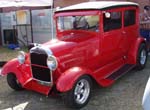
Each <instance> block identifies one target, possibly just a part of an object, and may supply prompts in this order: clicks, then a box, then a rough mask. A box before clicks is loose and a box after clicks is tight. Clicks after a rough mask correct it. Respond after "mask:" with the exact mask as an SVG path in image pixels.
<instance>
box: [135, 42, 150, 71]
mask: <svg viewBox="0 0 150 110" xmlns="http://www.w3.org/2000/svg"><path fill="white" fill-rule="evenodd" d="M147 56H148V54H147V49H146V45H145V44H144V43H142V44H141V45H140V47H139V50H138V55H137V66H136V67H137V69H138V70H142V69H144V67H145V65H146V62H147Z"/></svg>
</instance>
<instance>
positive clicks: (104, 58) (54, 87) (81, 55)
mask: <svg viewBox="0 0 150 110" xmlns="http://www.w3.org/2000/svg"><path fill="white" fill-rule="evenodd" d="M54 19H55V21H56V32H57V35H56V36H57V39H54V40H51V41H48V42H47V43H45V44H35V45H30V50H29V52H28V53H25V52H23V51H21V52H19V56H18V58H15V59H13V60H11V61H9V62H8V63H7V64H5V65H4V67H3V68H2V71H1V75H7V81H8V85H9V86H10V87H11V88H13V89H15V90H22V89H23V88H25V89H29V90H34V91H37V92H39V93H43V94H45V95H49V94H52V93H60V94H63V95H62V96H63V98H64V100H65V102H66V103H67V104H68V105H69V106H70V107H75V108H81V107H83V106H85V105H86V104H87V103H88V101H89V99H90V96H91V89H92V84H93V81H96V82H97V83H98V84H99V85H100V86H102V87H107V86H110V85H111V84H113V83H114V82H115V80H116V79H118V78H119V77H120V76H122V75H123V74H124V73H126V72H127V71H129V70H131V69H132V68H133V67H135V66H136V67H137V68H138V69H139V70H141V69H143V68H144V67H145V64H146V61H147V46H146V41H145V39H144V38H142V37H141V36H140V35H139V7H138V4H136V3H132V2H110V1H101V2H86V3H81V4H77V5H73V6H69V7H66V8H62V9H58V10H56V12H55V15H54Z"/></svg>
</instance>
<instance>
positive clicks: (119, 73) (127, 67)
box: [106, 64, 135, 80]
mask: <svg viewBox="0 0 150 110" xmlns="http://www.w3.org/2000/svg"><path fill="white" fill-rule="evenodd" d="M134 67H135V65H131V64H126V65H124V66H123V67H122V68H120V69H119V70H117V71H116V72H114V73H113V74H111V75H110V76H108V77H107V78H106V79H109V80H117V79H118V78H120V77H121V76H122V75H124V74H125V73H127V72H128V71H130V70H131V69H132V68H134Z"/></svg>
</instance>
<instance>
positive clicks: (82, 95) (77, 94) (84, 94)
mask: <svg viewBox="0 0 150 110" xmlns="http://www.w3.org/2000/svg"><path fill="white" fill-rule="evenodd" d="M91 88H92V81H91V78H90V77H88V76H82V77H80V78H79V79H78V80H77V82H76V84H75V85H74V87H73V89H72V90H70V91H69V92H67V93H65V94H64V96H63V98H64V101H65V103H66V104H67V105H69V106H70V107H72V108H81V107H84V106H85V105H86V104H87V103H88V102H89V99H90V96H91Z"/></svg>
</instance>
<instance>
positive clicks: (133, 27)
mask: <svg viewBox="0 0 150 110" xmlns="http://www.w3.org/2000/svg"><path fill="white" fill-rule="evenodd" d="M136 18H137V17H136V8H135V7H133V8H125V10H124V12H123V38H124V40H123V44H124V48H123V50H122V51H123V53H124V54H125V55H127V54H128V51H129V49H130V47H131V45H132V42H133V40H134V39H136V38H137V36H138V24H137V23H136Z"/></svg>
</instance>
